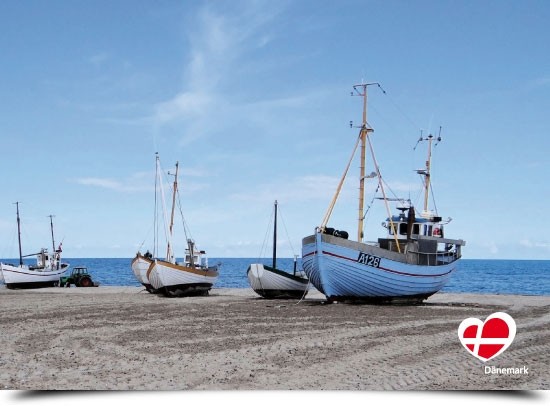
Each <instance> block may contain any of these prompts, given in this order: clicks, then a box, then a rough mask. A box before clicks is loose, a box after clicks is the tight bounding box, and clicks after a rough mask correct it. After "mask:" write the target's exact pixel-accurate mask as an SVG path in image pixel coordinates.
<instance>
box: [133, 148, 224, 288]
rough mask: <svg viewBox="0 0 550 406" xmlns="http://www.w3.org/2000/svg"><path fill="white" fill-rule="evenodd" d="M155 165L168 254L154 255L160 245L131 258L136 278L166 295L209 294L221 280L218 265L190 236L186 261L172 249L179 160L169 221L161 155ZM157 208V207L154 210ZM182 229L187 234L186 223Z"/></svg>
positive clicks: (144, 284) (157, 224)
mask: <svg viewBox="0 0 550 406" xmlns="http://www.w3.org/2000/svg"><path fill="white" fill-rule="evenodd" d="M156 168H157V170H156V172H157V181H156V182H155V183H156V184H157V185H158V186H159V188H160V191H157V190H156V191H155V194H157V192H160V193H159V194H160V199H158V198H157V197H158V196H157V195H155V202H157V201H158V200H160V201H161V202H162V204H163V207H162V211H163V217H164V219H165V224H166V225H167V226H166V227H165V230H167V234H166V245H167V246H166V256H165V258H158V257H157V256H155V254H154V253H155V252H157V251H158V249H157V247H155V249H154V251H153V254H151V253H149V251H147V252H146V253H145V254H141V253H140V252H138V253H137V254H136V256H135V258H134V259H133V260H132V264H131V266H132V271H133V272H134V276H135V277H136V279H137V280H138V281H139V282H140V283H141V284H142V285H143V286H145V289H146V290H147V291H148V292H150V293H162V294H164V295H165V296H197V295H206V294H208V292H209V291H210V289H211V288H212V286H213V284H214V283H215V282H216V280H217V279H218V276H219V273H218V267H217V266H212V267H210V266H208V258H207V257H206V252H205V251H200V250H198V249H197V248H196V246H195V242H194V241H193V239H191V238H187V248H186V249H185V259H184V261H183V262H177V261H176V257H175V256H174V253H173V251H172V233H173V229H174V212H175V208H176V207H175V206H176V196H178V163H176V173H175V175H174V183H173V191H172V192H173V194H172V211H171V215H170V220H169V221H167V217H166V209H165V205H164V192H163V190H162V183H163V182H162V179H161V176H160V174H161V170H160V162H159V158H158V155H157V157H156ZM178 203H179V200H178ZM156 211H157V207H156V210H155V212H156ZM180 212H181V206H180ZM155 215H156V216H157V213H155ZM182 217H183V216H182ZM182 220H183V218H182ZM155 224H156V226H157V227H158V226H159V222H158V221H157V220H156V219H155ZM183 228H184V231H185V233H186V235H187V231H186V226H185V223H184V227H183ZM156 234H157V232H156ZM155 240H156V241H158V239H157V238H155Z"/></svg>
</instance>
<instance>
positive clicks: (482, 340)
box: [458, 312, 516, 362]
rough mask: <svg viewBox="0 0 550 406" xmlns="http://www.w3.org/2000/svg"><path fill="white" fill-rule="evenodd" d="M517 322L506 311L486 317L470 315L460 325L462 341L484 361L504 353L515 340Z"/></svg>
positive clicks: (459, 332) (459, 336) (475, 355)
mask: <svg viewBox="0 0 550 406" xmlns="http://www.w3.org/2000/svg"><path fill="white" fill-rule="evenodd" d="M515 336H516V322H515V321H514V319H513V318H512V317H511V316H509V315H508V314H506V313H502V312H497V313H493V314H491V315H490V316H489V317H487V318H486V319H485V323H483V322H481V320H479V319H475V318H473V317H470V318H468V319H466V320H463V321H462V323H460V326H458V338H459V339H460V342H461V343H462V345H463V346H464V348H466V349H467V350H468V351H469V352H470V353H471V354H472V355H473V356H474V357H476V358H479V359H480V360H482V361H483V362H486V361H489V360H490V359H491V358H494V357H496V356H497V355H500V354H502V353H503V352H504V351H505V350H506V349H507V348H508V347H509V346H510V344H512V341H514V337H515Z"/></svg>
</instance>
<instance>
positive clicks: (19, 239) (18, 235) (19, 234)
mask: <svg viewBox="0 0 550 406" xmlns="http://www.w3.org/2000/svg"><path fill="white" fill-rule="evenodd" d="M14 204H15V205H16V206H17V240H18V241H19V266H23V252H22V251H21V219H20V218H19V202H15V203H14Z"/></svg>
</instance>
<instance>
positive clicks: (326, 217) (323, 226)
mask: <svg viewBox="0 0 550 406" xmlns="http://www.w3.org/2000/svg"><path fill="white" fill-rule="evenodd" d="M362 131H363V130H361V131H359V136H358V137H357V141H356V142H355V147H353V151H352V153H351V157H350V159H349V161H348V164H347V166H346V169H345V171H344V174H343V175H342V178H341V179H340V183H338V187H337V188H336V192H335V193H334V197H333V198H332V201H331V202H330V204H329V206H328V209H327V212H326V213H325V217H324V218H323V221H322V222H321V225H320V227H319V228H320V229H321V230H324V229H325V228H326V226H327V223H328V221H329V219H330V216H331V215H332V210H333V209H334V206H335V204H336V200H337V199H338V196H339V195H340V191H341V190H342V186H343V184H344V180H345V179H346V176H347V174H348V171H349V168H350V166H351V163H352V161H353V157H354V156H355V152H356V151H357V147H358V146H359V142H360V141H361V133H362Z"/></svg>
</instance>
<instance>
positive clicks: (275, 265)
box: [273, 200, 277, 269]
mask: <svg viewBox="0 0 550 406" xmlns="http://www.w3.org/2000/svg"><path fill="white" fill-rule="evenodd" d="M276 267H277V200H275V219H274V222H273V269H275V268H276Z"/></svg>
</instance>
